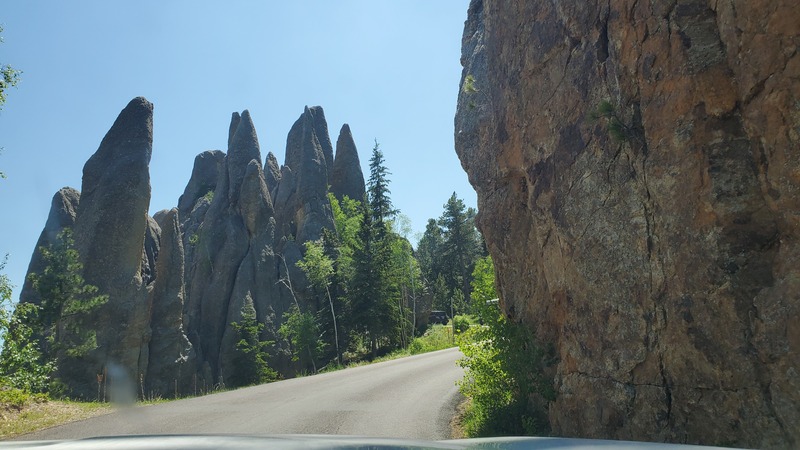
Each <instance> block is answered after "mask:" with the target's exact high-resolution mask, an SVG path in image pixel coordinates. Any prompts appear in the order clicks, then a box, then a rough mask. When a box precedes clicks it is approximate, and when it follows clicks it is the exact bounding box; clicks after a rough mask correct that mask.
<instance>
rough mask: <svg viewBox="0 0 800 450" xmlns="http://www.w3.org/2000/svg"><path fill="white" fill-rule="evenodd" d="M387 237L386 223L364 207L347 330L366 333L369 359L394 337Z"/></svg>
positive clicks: (393, 298) (394, 312) (395, 304)
mask: <svg viewBox="0 0 800 450" xmlns="http://www.w3.org/2000/svg"><path fill="white" fill-rule="evenodd" d="M391 239H392V236H389V234H388V231H387V230H386V223H384V222H374V221H373V216H372V214H371V212H370V211H369V210H364V212H363V216H362V222H361V228H360V230H359V234H358V242H357V246H356V248H355V250H354V253H353V262H354V264H353V268H354V271H353V279H352V280H351V282H350V292H349V298H350V310H351V330H352V331H354V332H355V333H362V334H364V335H365V336H366V338H367V339H368V340H369V343H370V351H371V353H372V357H373V358H374V357H375V356H376V355H377V351H378V347H379V346H383V345H389V346H392V345H395V344H396V342H392V340H393V339H394V338H397V337H398V336H397V333H396V331H397V329H398V328H397V326H396V325H397V322H396V321H397V318H398V317H399V311H398V306H399V305H398V302H397V301H396V292H394V291H393V285H392V283H391V279H390V275H391V274H390V271H391Z"/></svg>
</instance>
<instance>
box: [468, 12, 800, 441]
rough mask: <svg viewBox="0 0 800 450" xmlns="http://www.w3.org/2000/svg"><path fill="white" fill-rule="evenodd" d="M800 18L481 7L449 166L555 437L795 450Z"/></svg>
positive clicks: (798, 413) (472, 19)
mask: <svg viewBox="0 0 800 450" xmlns="http://www.w3.org/2000/svg"><path fill="white" fill-rule="evenodd" d="M798 24H800V6H798V4H797V3H796V2H794V1H793V0H774V1H749V2H736V1H721V2H718V1H705V0H680V1H674V0H673V1H663V2H655V1H638V0H630V1H611V2H606V1H602V2H599V1H593V0H589V1H581V2H554V1H549V0H524V1H523V0H519V1H489V0H486V1H478V0H474V1H472V2H471V4H470V7H469V15H468V20H467V22H466V24H465V30H464V37H463V53H462V55H463V56H462V64H463V65H464V71H463V76H462V82H461V90H460V93H459V105H458V112H457V114H456V119H455V137H456V149H457V152H458V154H459V157H460V159H461V162H462V165H463V166H464V168H465V170H466V171H467V172H468V174H469V179H470V182H471V183H472V184H473V186H474V187H475V189H476V191H477V193H478V205H479V210H480V214H479V218H478V224H479V227H480V229H481V231H482V232H483V234H484V237H485V239H486V241H487V245H488V248H489V251H490V253H491V254H492V256H493V258H494V261H495V267H496V270H497V276H498V280H497V282H498V289H499V295H500V297H501V302H502V305H503V307H504V309H505V311H506V313H507V314H508V315H509V316H510V317H512V318H513V319H515V320H519V321H522V322H524V323H526V324H528V325H529V326H531V327H533V328H534V329H535V330H536V333H537V335H538V337H539V339H540V340H541V341H542V342H543V344H544V345H552V346H553V348H554V349H555V356H556V357H557V363H555V365H554V366H553V367H551V368H549V369H547V372H548V374H549V375H551V376H552V378H553V385H554V387H555V389H556V392H557V399H556V400H555V402H553V403H552V404H550V405H549V419H550V425H551V428H552V430H553V433H554V434H557V435H565V436H582V437H603V438H620V439H644V440H655V441H672V442H689V443H704V444H734V445H741V446H752V447H792V446H796V445H800V431H798V430H800V377H799V376H798V371H800V325H799V324H800V298H798V292H800V290H799V289H798V288H800V266H798V264H797V263H798V260H800V246H798V244H799V242H798V237H800V236H799V234H800V221H798V212H800V211H799V207H800V203H799V202H800V189H798V188H799V187H800V159H799V158H798V156H800V155H798V152H799V151H800V150H798V149H800V54H799V53H798V45H800V36H799V35H800V30H799V28H798Z"/></svg>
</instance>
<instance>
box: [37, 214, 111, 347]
mask: <svg viewBox="0 0 800 450" xmlns="http://www.w3.org/2000/svg"><path fill="white" fill-rule="evenodd" d="M73 247H74V240H73V239H72V230H70V229H69V228H65V229H64V231H62V232H61V233H59V234H58V237H57V239H56V242H55V243H54V244H52V245H50V246H49V247H40V248H39V251H40V253H41V255H42V261H43V263H44V270H43V271H42V272H41V273H32V274H30V275H29V280H30V281H31V284H32V285H33V288H34V289H35V290H36V291H37V292H38V293H39V296H40V297H41V304H40V305H39V314H38V320H37V323H36V326H37V327H38V328H37V331H38V332H40V333H41V335H42V336H43V337H44V341H45V343H46V347H45V348H44V356H45V359H47V360H52V359H53V358H54V357H55V354H56V352H57V353H58V356H59V358H63V357H67V358H79V357H82V356H85V355H86V354H87V353H89V352H90V351H92V350H94V349H95V348H97V336H96V332H95V330H94V329H93V326H94V324H93V323H92V320H91V317H92V313H93V312H95V311H96V310H97V309H98V308H100V307H101V306H102V305H103V304H105V303H106V302H107V301H108V296H107V295H98V290H97V287H95V286H92V285H90V284H86V282H85V281H84V279H83V276H82V275H81V273H82V271H83V264H81V263H80V261H79V255H78V252H77V250H75V249H74V248H73Z"/></svg>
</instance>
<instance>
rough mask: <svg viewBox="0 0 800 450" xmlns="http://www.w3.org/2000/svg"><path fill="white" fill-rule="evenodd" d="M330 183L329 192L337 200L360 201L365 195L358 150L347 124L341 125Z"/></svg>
mask: <svg viewBox="0 0 800 450" xmlns="http://www.w3.org/2000/svg"><path fill="white" fill-rule="evenodd" d="M330 183H331V192H332V193H333V195H335V196H336V198H337V199H339V200H341V199H342V198H343V197H344V196H345V195H346V196H348V197H350V198H351V199H353V200H358V201H361V200H363V199H364V195H365V194H366V191H365V189H364V174H363V173H362V172H361V161H359V159H358V150H356V143H355V141H353V134H352V133H351V132H350V125H348V124H344V125H342V130H341V131H339V139H338V140H337V141H336V159H334V161H333V172H332V174H331V180H330Z"/></svg>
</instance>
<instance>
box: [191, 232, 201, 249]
mask: <svg viewBox="0 0 800 450" xmlns="http://www.w3.org/2000/svg"><path fill="white" fill-rule="evenodd" d="M198 242H200V236H199V235H198V234H197V233H195V234H193V235H191V236H189V245H191V246H192V247H194V246H195V245H197V243H198Z"/></svg>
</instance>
